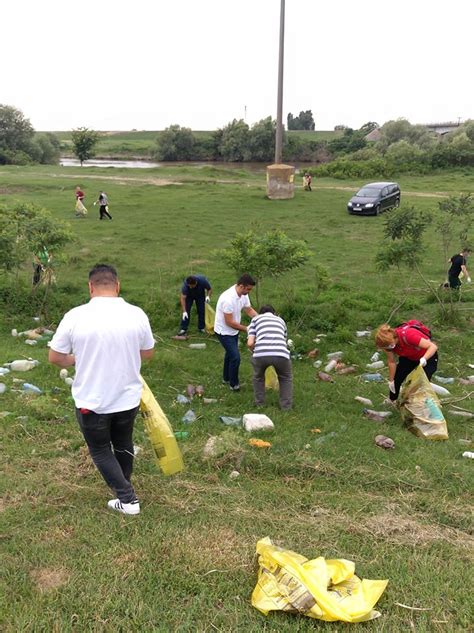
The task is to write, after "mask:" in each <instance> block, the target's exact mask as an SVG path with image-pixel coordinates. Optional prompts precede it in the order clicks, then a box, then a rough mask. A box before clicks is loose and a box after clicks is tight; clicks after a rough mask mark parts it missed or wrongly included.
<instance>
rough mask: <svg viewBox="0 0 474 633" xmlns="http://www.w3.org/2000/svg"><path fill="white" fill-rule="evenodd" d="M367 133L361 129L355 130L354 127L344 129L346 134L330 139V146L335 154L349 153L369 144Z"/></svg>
mask: <svg viewBox="0 0 474 633" xmlns="http://www.w3.org/2000/svg"><path fill="white" fill-rule="evenodd" d="M364 136H365V134H364V133H363V132H361V131H360V130H357V131H354V130H353V129H352V128H347V130H344V134H343V135H342V136H339V137H338V138H335V139H333V140H332V141H329V143H328V148H329V150H330V151H331V152H334V153H335V154H348V153H350V152H355V151H357V150H359V149H363V148H364V147H365V146H366V145H367V141H366V140H365V138H364Z"/></svg>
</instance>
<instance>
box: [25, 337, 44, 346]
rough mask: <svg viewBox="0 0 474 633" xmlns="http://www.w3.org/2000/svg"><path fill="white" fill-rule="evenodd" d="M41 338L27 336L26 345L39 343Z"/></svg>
mask: <svg viewBox="0 0 474 633" xmlns="http://www.w3.org/2000/svg"><path fill="white" fill-rule="evenodd" d="M39 340H40V339H32V338H27V339H26V341H25V344H26V345H38V341H39Z"/></svg>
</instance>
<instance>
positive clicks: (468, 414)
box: [448, 409, 474, 418]
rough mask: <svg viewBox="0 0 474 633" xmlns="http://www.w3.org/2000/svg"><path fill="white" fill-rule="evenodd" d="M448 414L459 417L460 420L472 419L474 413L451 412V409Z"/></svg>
mask: <svg viewBox="0 0 474 633" xmlns="http://www.w3.org/2000/svg"><path fill="white" fill-rule="evenodd" d="M448 413H449V414H451V415H459V416H460V417H462V418H474V413H470V412H469V411H453V409H449V411H448Z"/></svg>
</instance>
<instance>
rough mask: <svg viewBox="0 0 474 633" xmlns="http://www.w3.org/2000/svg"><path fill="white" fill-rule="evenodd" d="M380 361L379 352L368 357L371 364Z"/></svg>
mask: <svg viewBox="0 0 474 633" xmlns="http://www.w3.org/2000/svg"><path fill="white" fill-rule="evenodd" d="M378 360H380V354H379V352H375V353H374V354H372V356H371V357H370V362H371V363H375V362H376V361H378Z"/></svg>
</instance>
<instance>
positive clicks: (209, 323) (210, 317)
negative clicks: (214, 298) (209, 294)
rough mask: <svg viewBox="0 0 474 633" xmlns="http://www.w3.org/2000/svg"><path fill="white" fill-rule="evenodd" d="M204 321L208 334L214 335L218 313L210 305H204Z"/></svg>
mask: <svg viewBox="0 0 474 633" xmlns="http://www.w3.org/2000/svg"><path fill="white" fill-rule="evenodd" d="M204 319H205V327H206V332H207V333H208V334H214V322H215V320H216V313H215V311H214V308H212V307H211V306H210V305H209V304H208V303H206V304H205V305H204Z"/></svg>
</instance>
